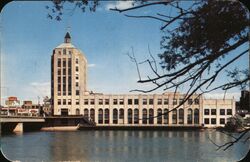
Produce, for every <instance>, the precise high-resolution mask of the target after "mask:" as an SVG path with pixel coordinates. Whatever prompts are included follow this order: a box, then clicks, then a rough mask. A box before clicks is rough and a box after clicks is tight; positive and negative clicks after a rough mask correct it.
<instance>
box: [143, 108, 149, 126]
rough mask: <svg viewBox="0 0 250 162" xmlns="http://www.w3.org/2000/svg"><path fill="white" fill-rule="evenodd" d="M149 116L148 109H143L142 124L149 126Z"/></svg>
mask: <svg viewBox="0 0 250 162" xmlns="http://www.w3.org/2000/svg"><path fill="white" fill-rule="evenodd" d="M147 116H148V112H147V109H143V110H142V124H148V119H147Z"/></svg>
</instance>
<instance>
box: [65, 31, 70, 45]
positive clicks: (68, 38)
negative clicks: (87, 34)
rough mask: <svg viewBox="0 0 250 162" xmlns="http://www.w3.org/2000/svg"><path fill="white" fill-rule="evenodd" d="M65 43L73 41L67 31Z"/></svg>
mask: <svg viewBox="0 0 250 162" xmlns="http://www.w3.org/2000/svg"><path fill="white" fill-rule="evenodd" d="M64 43H71V37H70V35H69V32H67V33H66V35H65V37H64Z"/></svg>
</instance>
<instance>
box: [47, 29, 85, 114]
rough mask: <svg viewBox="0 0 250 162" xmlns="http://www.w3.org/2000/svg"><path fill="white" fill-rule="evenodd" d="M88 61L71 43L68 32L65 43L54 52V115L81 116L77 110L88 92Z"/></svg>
mask: <svg viewBox="0 0 250 162" xmlns="http://www.w3.org/2000/svg"><path fill="white" fill-rule="evenodd" d="M86 68H87V59H86V58H85V56H84V54H83V53H82V52H81V51H80V50H79V49H77V48H76V47H75V46H74V45H73V44H72V43H71V37H70V34H69V33H68V32H67V33H66V35H65V37H64V43H62V44H60V45H59V46H57V47H56V48H55V49H54V50H53V54H52V58H51V98H52V110H53V112H52V113H53V115H73V114H79V112H75V111H77V110H76V109H75V107H76V105H79V104H80V97H81V95H83V94H84V92H85V91H86V78H87V74H86V71H87V69H86Z"/></svg>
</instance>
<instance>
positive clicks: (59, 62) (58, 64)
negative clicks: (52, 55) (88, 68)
mask: <svg viewBox="0 0 250 162" xmlns="http://www.w3.org/2000/svg"><path fill="white" fill-rule="evenodd" d="M78 62H79V61H78V58H76V62H75V63H76V65H78ZM61 64H63V67H66V58H63V59H61V58H58V59H57V67H59V68H60V67H61ZM68 67H71V58H68Z"/></svg>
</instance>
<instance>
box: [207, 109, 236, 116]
mask: <svg viewBox="0 0 250 162" xmlns="http://www.w3.org/2000/svg"><path fill="white" fill-rule="evenodd" d="M226 111H227V115H232V109H226V110H225V109H220V115H226ZM210 114H211V115H216V109H211V112H210V109H204V115H210Z"/></svg>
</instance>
